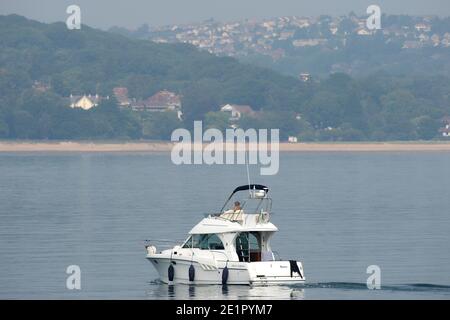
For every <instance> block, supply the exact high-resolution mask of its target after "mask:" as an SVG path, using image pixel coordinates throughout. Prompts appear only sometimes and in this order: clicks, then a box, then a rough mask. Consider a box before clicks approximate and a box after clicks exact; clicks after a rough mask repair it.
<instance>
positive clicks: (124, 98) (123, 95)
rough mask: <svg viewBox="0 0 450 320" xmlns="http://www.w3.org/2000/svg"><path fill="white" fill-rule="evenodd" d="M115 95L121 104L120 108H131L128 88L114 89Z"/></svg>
mask: <svg viewBox="0 0 450 320" xmlns="http://www.w3.org/2000/svg"><path fill="white" fill-rule="evenodd" d="M113 94H114V96H115V97H116V99H117V101H118V102H119V106H121V107H129V106H130V105H131V99H130V98H129V97H128V88H125V87H116V88H114V89H113Z"/></svg>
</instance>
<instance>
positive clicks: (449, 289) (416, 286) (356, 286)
mask: <svg viewBox="0 0 450 320" xmlns="http://www.w3.org/2000/svg"><path fill="white" fill-rule="evenodd" d="M291 287H295V288H304V289H308V288H311V289H321V288H323V289H341V290H342V289H344V290H368V289H367V285H366V284H365V283H358V282H318V283H305V284H303V285H295V286H291ZM380 290H386V291H414V292H440V293H449V294H450V285H437V284H430V283H411V284H394V285H384V286H383V285H382V286H381V289H380Z"/></svg>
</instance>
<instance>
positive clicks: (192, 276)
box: [189, 264, 195, 282]
mask: <svg viewBox="0 0 450 320" xmlns="http://www.w3.org/2000/svg"><path fill="white" fill-rule="evenodd" d="M194 279H195V267H194V266H193V265H192V264H191V266H190V267H189V281H191V282H192V281H194Z"/></svg>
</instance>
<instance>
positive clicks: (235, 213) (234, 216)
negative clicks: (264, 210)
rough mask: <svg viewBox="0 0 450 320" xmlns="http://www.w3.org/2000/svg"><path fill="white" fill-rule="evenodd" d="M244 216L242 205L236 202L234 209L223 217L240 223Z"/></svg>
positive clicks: (226, 212)
mask: <svg viewBox="0 0 450 320" xmlns="http://www.w3.org/2000/svg"><path fill="white" fill-rule="evenodd" d="M242 214H243V210H242V208H241V203H240V202H239V201H235V202H234V207H233V209H230V210H227V211H225V212H224V213H223V214H222V215H221V216H222V217H223V218H225V219H228V220H231V221H240V220H242Z"/></svg>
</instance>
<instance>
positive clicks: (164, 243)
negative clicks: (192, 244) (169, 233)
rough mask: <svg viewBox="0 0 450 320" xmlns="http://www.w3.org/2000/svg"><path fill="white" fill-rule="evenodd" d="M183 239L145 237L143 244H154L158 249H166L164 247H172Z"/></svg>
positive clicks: (179, 243)
mask: <svg viewBox="0 0 450 320" xmlns="http://www.w3.org/2000/svg"><path fill="white" fill-rule="evenodd" d="M184 241H185V240H176V239H175V240H170V239H145V240H144V244H145V246H150V245H152V246H155V247H156V248H157V249H158V251H162V250H166V249H172V248H173V247H174V246H176V245H180V246H181V244H182V243H183V242H184Z"/></svg>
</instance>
